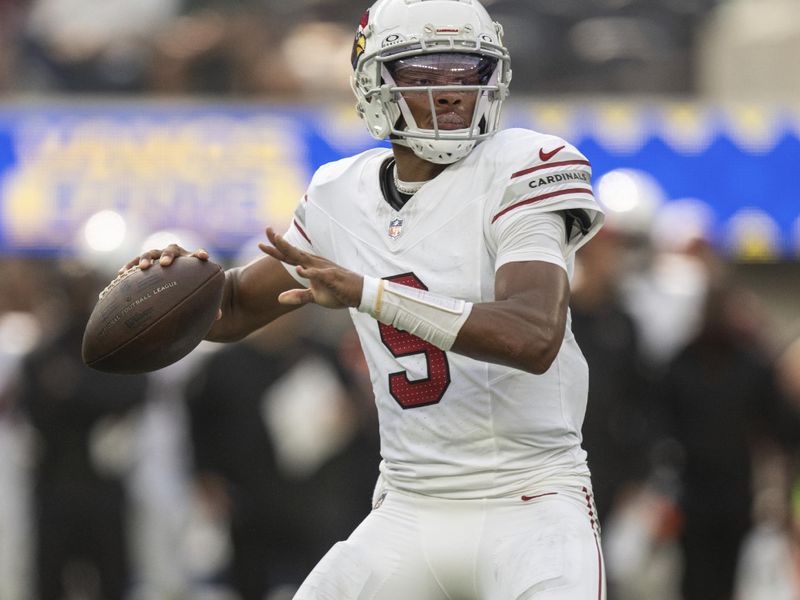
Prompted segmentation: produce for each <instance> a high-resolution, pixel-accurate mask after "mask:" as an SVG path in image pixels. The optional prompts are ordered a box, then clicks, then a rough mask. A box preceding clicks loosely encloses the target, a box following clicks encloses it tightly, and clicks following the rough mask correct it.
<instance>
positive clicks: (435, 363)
mask: <svg viewBox="0 0 800 600" xmlns="http://www.w3.org/2000/svg"><path fill="white" fill-rule="evenodd" d="M385 279H387V280H388V281H393V282H395V283H399V284H400V285H407V286H409V287H413V288H417V289H421V290H427V289H428V287H427V286H426V285H425V284H424V283H422V282H421V281H420V280H419V278H418V277H417V276H416V275H414V274H413V273H405V274H403V275H394V276H392V277H386V278H385ZM378 327H379V328H380V333H381V341H382V342H383V344H384V345H385V346H386V347H387V348H388V349H389V352H391V353H392V356H394V357H395V358H400V357H401V356H411V355H413V354H424V355H425V366H426V367H427V370H428V376H427V377H426V378H424V379H415V380H413V381H412V380H410V379H409V378H408V373H407V372H406V371H397V372H396V373H390V374H389V393H390V394H391V395H392V398H394V399H395V400H396V401H397V403H398V404H399V405H400V406H401V407H402V408H404V409H405V408H419V407H420V406H428V405H430V404H436V403H437V402H439V401H440V400H441V399H442V396H444V392H445V390H447V388H448V386H449V385H450V363H448V361H447V354H445V352H444V350H440V349H439V348H437V347H436V346H434V345H433V344H431V343H430V342H426V341H425V340H423V339H421V338H418V337H417V336H415V335H412V334H410V333H408V332H407V331H400V330H399V329H395V328H394V327H392V326H391V325H385V324H383V323H378Z"/></svg>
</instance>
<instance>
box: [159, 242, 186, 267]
mask: <svg viewBox="0 0 800 600" xmlns="http://www.w3.org/2000/svg"><path fill="white" fill-rule="evenodd" d="M179 256H189V252H188V251H187V250H185V249H184V248H181V247H180V246H178V244H170V245H169V246H167V247H166V248H164V249H163V250H162V251H161V255H160V256H159V258H158V262H159V264H160V265H161V266H162V267H167V266H169V265H171V264H172V262H173V261H174V260H175V259H176V258H177V257H179Z"/></svg>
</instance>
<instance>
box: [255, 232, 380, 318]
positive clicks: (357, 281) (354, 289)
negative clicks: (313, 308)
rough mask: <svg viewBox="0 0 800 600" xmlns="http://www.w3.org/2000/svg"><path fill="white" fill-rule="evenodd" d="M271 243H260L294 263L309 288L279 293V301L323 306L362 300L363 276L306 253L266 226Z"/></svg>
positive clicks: (264, 249) (266, 251)
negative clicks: (307, 282) (306, 280)
mask: <svg viewBox="0 0 800 600" xmlns="http://www.w3.org/2000/svg"><path fill="white" fill-rule="evenodd" d="M267 239H268V240H269V241H270V244H272V245H271V246H270V245H267V244H263V243H261V244H259V245H258V247H259V248H260V249H261V251H262V252H263V253H264V254H268V255H269V256H271V257H272V258H275V259H277V260H279V261H281V262H285V263H287V264H290V265H294V266H295V267H296V269H297V273H298V275H300V276H301V277H305V278H306V279H308V280H309V287H308V289H294V290H288V291H286V292H283V293H282V294H281V295H280V296H278V302H280V303H281V304H309V303H314V304H319V305H320V306H324V307H325V308H347V307H350V306H352V307H356V306H358V305H359V304H360V302H361V288H362V287H363V285H364V278H363V277H362V276H361V275H359V274H358V273H354V272H353V271H348V270H347V269H345V268H343V267H340V266H339V265H337V264H336V263H334V262H331V261H329V260H328V259H326V258H322V257H321V256H317V255H316V254H309V253H308V252H304V251H302V250H300V249H299V248H297V247H296V246H293V245H292V244H290V243H289V242H287V241H286V240H285V239H284V238H283V236H281V235H280V234H277V233H275V231H274V230H273V229H272V228H271V227H267Z"/></svg>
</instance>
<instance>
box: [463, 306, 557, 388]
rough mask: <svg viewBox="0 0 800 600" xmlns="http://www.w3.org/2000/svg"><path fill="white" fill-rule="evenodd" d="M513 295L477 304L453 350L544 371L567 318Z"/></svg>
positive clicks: (503, 363)
mask: <svg viewBox="0 0 800 600" xmlns="http://www.w3.org/2000/svg"><path fill="white" fill-rule="evenodd" d="M549 313H550V314H548V311H545V310H543V309H541V308H537V307H531V306H527V305H526V304H525V303H521V302H518V301H515V300H513V299H510V300H503V301H500V302H487V303H481V304H475V305H474V306H473V308H472V313H471V314H470V316H469V318H468V319H467V320H466V322H465V323H464V325H463V326H462V327H461V330H460V331H459V332H458V336H457V337H456V341H455V343H454V344H453V347H452V349H451V350H452V351H453V352H457V353H458V354H463V355H464V356H468V357H470V358H474V359H477V360H482V361H485V362H491V363H495V364H500V365H505V366H509V367H514V368H515V369H520V370H522V371H527V372H529V373H534V374H537V375H538V374H541V373H544V372H545V371H547V370H548V369H549V368H550V365H551V364H552V363H553V361H554V360H555V357H556V355H557V354H558V351H559V349H560V347H561V342H562V341H563V339H564V330H565V328H566V320H565V319H563V318H561V317H560V313H561V311H560V310H558V309H557V307H554V309H551V310H550V311H549Z"/></svg>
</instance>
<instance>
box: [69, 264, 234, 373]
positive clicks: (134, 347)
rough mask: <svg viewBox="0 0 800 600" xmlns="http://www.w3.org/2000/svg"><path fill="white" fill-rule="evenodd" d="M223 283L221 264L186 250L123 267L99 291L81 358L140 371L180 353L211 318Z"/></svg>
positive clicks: (106, 367)
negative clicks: (165, 259) (163, 261)
mask: <svg viewBox="0 0 800 600" xmlns="http://www.w3.org/2000/svg"><path fill="white" fill-rule="evenodd" d="M224 283H225V273H224V271H223V270H222V267H220V266H219V265H218V264H215V263H213V262H209V261H201V260H200V259H198V258H194V257H191V256H188V257H179V258H176V259H175V260H174V261H173V263H172V264H171V265H170V266H168V267H161V266H160V265H159V264H158V263H155V264H154V265H153V266H152V267H150V268H149V269H147V270H145V271H142V270H141V269H140V268H139V267H133V268H132V269H129V270H128V271H126V272H125V273H124V274H122V275H120V276H119V277H117V278H116V279H115V280H114V281H112V282H111V283H110V284H109V285H108V287H107V288H106V289H105V290H103V292H102V293H101V294H100V299H99V300H98V301H97V304H96V305H95V307H94V310H93V311H92V314H91V316H90V317H89V321H88V322H87V324H86V330H85V331H84V334H83V348H82V354H83V362H84V363H86V364H87V365H88V366H90V367H92V368H93V369H97V370H99V371H106V372H109V373H144V372H148V371H155V370H157V369H161V368H163V367H166V366H167V365H170V364H172V363H174V362H175V361H177V360H179V359H181V358H183V357H184V356H186V355H187V354H189V352H191V351H192V350H193V349H194V348H195V347H196V346H197V345H198V344H199V343H200V342H201V341H202V339H203V338H204V337H205V336H206V334H207V333H208V332H209V330H210V329H211V326H212V325H213V324H214V320H215V318H216V315H217V310H218V309H219V307H220V303H221V301H222V290H223V287H224Z"/></svg>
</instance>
